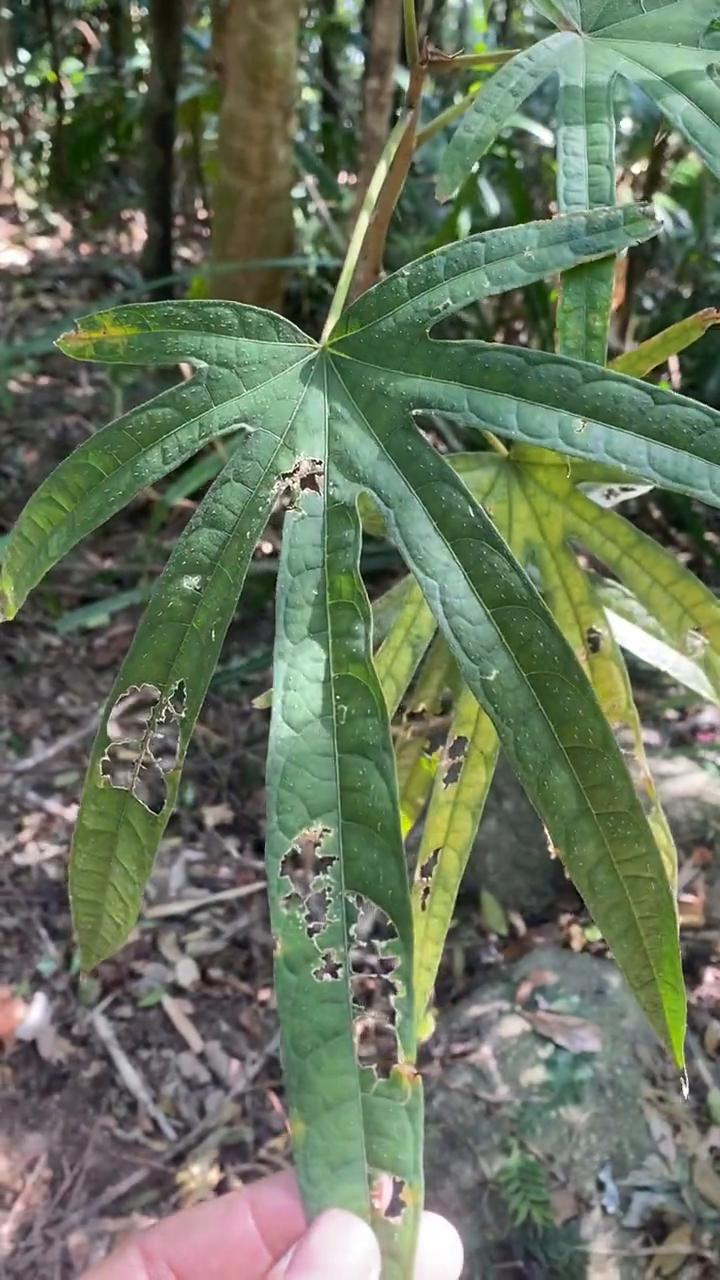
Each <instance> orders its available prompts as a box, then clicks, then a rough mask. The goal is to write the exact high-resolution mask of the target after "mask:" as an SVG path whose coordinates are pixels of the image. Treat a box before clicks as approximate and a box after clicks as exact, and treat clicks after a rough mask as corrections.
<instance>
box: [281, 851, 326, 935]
mask: <svg viewBox="0 0 720 1280" xmlns="http://www.w3.org/2000/svg"><path fill="white" fill-rule="evenodd" d="M329 835H330V828H329V827H308V829H307V830H306V831H301V832H300V834H299V835H298V836H296V838H295V840H294V841H293V843H292V844H291V845H290V848H289V849H288V850H287V852H286V853H285V854H284V855H283V858H282V861H281V863H280V875H281V876H283V877H284V878H285V879H286V880H289V882H290V884H291V886H292V889H291V891H290V892H289V893H287V894H285V895H284V897H281V899H280V905H281V906H282V907H283V909H284V910H285V911H302V912H303V916H304V921H305V929H306V932H307V935H308V937H309V938H316V937H317V936H318V935H319V934H321V933H322V932H323V930H324V929H325V927H326V925H327V922H328V912H329V910H330V904H331V902H332V883H331V881H330V880H329V873H330V870H331V868H332V867H333V866H334V865H335V863H336V862H337V855H336V854H323V853H321V852H320V850H321V848H322V846H323V843H324V841H325V840H326V839H327V837H328V836H329Z"/></svg>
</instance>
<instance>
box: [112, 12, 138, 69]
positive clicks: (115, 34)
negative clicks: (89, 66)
mask: <svg viewBox="0 0 720 1280" xmlns="http://www.w3.org/2000/svg"><path fill="white" fill-rule="evenodd" d="M105 7H106V12H107V24H108V45H109V48H110V63H111V66H112V69H113V75H114V76H115V79H116V80H122V79H123V78H124V74H125V63H126V61H127V59H128V58H129V57H130V55H131V54H132V52H133V47H134V43H135V37H134V33H133V27H132V18H131V17H130V0H107V4H106V6H105Z"/></svg>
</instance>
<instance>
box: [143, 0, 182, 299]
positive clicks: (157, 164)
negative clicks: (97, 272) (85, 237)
mask: <svg viewBox="0 0 720 1280" xmlns="http://www.w3.org/2000/svg"><path fill="white" fill-rule="evenodd" d="M149 19H150V50H151V57H152V63H151V67H150V82H149V85H148V94H147V102H146V105H145V155H144V162H145V216H146V219H147V240H146V242H145V247H144V249H143V254H142V272H143V275H144V276H145V279H146V280H157V279H161V278H162V277H165V276H171V275H172V273H173V180H174V174H175V163H174V151H175V130H176V110H177V92H178V85H179V82H180V67H181V46H182V22H183V5H182V0H150V9H149ZM153 296H154V297H156V298H162V297H165V298H167V297H171V296H172V285H171V284H169V283H168V284H165V285H159V286H158V287H157V288H156V289H154V290H153Z"/></svg>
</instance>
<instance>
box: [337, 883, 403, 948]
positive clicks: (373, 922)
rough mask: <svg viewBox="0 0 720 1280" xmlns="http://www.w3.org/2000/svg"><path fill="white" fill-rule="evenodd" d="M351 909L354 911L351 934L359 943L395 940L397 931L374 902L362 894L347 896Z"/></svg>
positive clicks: (387, 916) (386, 915)
mask: <svg viewBox="0 0 720 1280" xmlns="http://www.w3.org/2000/svg"><path fill="white" fill-rule="evenodd" d="M347 899H348V902H349V904H350V906H351V909H354V913H355V916H354V920H352V921H351V932H352V936H353V937H354V938H355V940H356V941H357V942H358V943H360V944H361V945H362V944H363V943H370V942H373V943H385V942H394V941H396V940H397V936H398V934H397V929H396V928H395V925H394V924H393V922H392V920H391V919H390V917H389V915H388V914H387V912H385V911H383V910H382V909H381V908H380V907H377V906H376V905H375V903H374V902H371V901H370V899H369V898H366V897H365V896H364V895H363V894H362V893H349V894H347Z"/></svg>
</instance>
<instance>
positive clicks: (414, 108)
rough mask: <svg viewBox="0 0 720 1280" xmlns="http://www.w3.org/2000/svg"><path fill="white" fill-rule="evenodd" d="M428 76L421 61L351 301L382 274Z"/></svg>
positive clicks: (412, 76) (412, 77)
mask: <svg viewBox="0 0 720 1280" xmlns="http://www.w3.org/2000/svg"><path fill="white" fill-rule="evenodd" d="M426 75H427V64H426V63H425V61H424V60H422V59H421V61H420V62H418V64H417V66H415V67H413V69H412V71H411V72H410V84H409V85H408V91H407V100H406V103H405V115H404V118H405V119H406V120H407V123H408V127H407V129H406V131H405V133H404V134H403V136H402V138H401V140H400V145H399V147H398V149H397V151H396V153H395V158H394V160H393V162H392V164H391V165H390V169H389V172H388V175H387V179H386V180H385V182H384V184H383V186H382V190H381V192H380V197H379V199H378V202H377V206H376V208H375V211H374V213H373V216H372V218H371V221H370V225H369V227H368V233H367V236H366V237H365V241H364V243H363V246H362V252H361V254H360V257H359V259H358V265H357V270H356V272H355V277H354V279H353V282H352V287H351V290H350V300H351V301H352V300H353V299H354V298H356V297H358V296H359V294H361V293H364V292H365V290H366V289H370V288H372V286H373V285H374V284H375V283H376V281H377V280H378V279H379V277H380V273H381V272H382V265H383V256H384V254H385V243H386V241H387V236H388V231H389V229H390V222H391V220H392V216H393V213H394V212H395V206H396V205H397V202H398V200H399V199H400V196H401V195H402V190H403V187H404V186H405V182H406V180H407V176H408V173H409V172H410V165H411V164H412V160H413V156H414V154H415V130H416V129H417V122H418V117H419V115H420V104H421V101H422V91H423V85H424V83H425V76H426Z"/></svg>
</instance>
